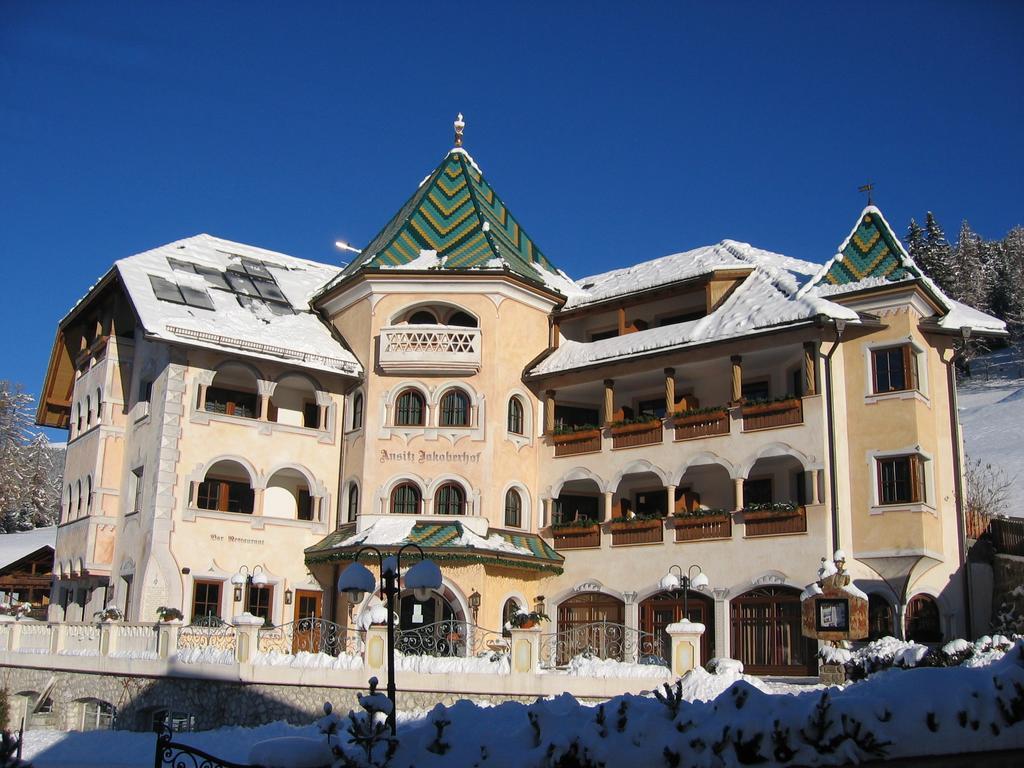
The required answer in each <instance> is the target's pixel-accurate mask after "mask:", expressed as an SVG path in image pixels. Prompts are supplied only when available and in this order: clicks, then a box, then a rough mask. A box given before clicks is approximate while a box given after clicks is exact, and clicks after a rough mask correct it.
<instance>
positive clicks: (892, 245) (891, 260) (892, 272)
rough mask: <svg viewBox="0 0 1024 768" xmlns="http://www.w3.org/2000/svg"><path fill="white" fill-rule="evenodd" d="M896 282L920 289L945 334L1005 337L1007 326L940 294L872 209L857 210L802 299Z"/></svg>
mask: <svg viewBox="0 0 1024 768" xmlns="http://www.w3.org/2000/svg"><path fill="white" fill-rule="evenodd" d="M900 283H907V284H920V285H922V286H924V290H925V291H926V293H927V294H928V295H930V296H931V297H932V299H933V301H934V303H935V304H936V305H937V306H938V307H939V309H940V314H941V317H940V318H939V319H938V321H937V323H936V325H937V327H939V328H942V329H945V330H947V331H953V332H955V331H957V330H959V329H960V328H970V329H971V330H972V331H976V332H978V333H986V334H994V335H1005V334H1006V323H1004V322H1003V321H1002V320H999V319H998V318H995V317H992V316H991V315H987V314H985V313H984V312H981V311H980V310H977V309H974V308H972V307H969V306H967V305H966V304H962V303H960V302H959V301H957V300H956V299H952V298H950V297H949V296H947V295H946V294H945V293H943V292H942V289H940V288H939V286H938V285H936V284H935V283H934V282H933V281H932V280H931V278H929V277H928V276H927V275H926V274H924V271H923V270H922V269H921V268H920V267H919V266H918V265H917V264H916V263H914V260H913V258H911V256H910V254H909V253H907V251H906V249H905V248H904V247H903V244H902V243H901V242H900V239H899V238H898V237H897V236H896V233H895V232H893V229H892V227H890V226H889V222H887V221H886V220H885V216H883V215H882V212H881V211H880V210H879V209H878V208H877V207H875V206H874V205H869V206H867V207H866V208H865V209H864V210H863V211H861V214H860V217H859V218H858V220H857V224H856V226H854V228H853V231H852V232H851V233H850V236H849V237H847V238H846V240H844V241H843V242H842V244H841V245H840V246H839V252H838V253H837V254H836V255H835V256H833V257H832V258H831V259H830V260H829V261H827V262H826V263H825V265H824V266H823V267H822V268H821V270H819V272H818V274H816V275H815V276H814V278H812V279H811V281H810V282H808V283H807V285H805V286H804V287H803V289H801V291H800V294H801V295H802V296H806V295H817V296H821V297H829V298H831V297H835V298H836V299H840V298H841V296H842V295H843V294H852V293H855V292H857V293H859V292H861V291H870V290H871V289H873V288H880V287H889V286H892V285H898V284H900Z"/></svg>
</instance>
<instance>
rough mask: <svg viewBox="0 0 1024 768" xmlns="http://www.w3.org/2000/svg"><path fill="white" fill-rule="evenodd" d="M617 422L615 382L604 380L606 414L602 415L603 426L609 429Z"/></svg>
mask: <svg viewBox="0 0 1024 768" xmlns="http://www.w3.org/2000/svg"><path fill="white" fill-rule="evenodd" d="M614 420H615V381H614V380H613V379H605V380H604V412H603V413H602V414H601V426H602V427H607V426H609V425H610V424H611V423H612V422H613V421H614Z"/></svg>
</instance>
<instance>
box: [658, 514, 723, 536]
mask: <svg viewBox="0 0 1024 768" xmlns="http://www.w3.org/2000/svg"><path fill="white" fill-rule="evenodd" d="M669 524H670V525H671V526H672V527H673V528H675V532H676V539H675V540H676V541H709V540H713V539H731V538H732V514H731V513H730V512H728V511H727V510H715V511H714V512H710V511H709V510H705V511H704V512H703V513H700V514H693V513H691V514H682V515H676V516H675V517H673V518H672V519H671V521H670V523H669Z"/></svg>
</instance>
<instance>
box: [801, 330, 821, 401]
mask: <svg viewBox="0 0 1024 768" xmlns="http://www.w3.org/2000/svg"><path fill="white" fill-rule="evenodd" d="M804 394H805V395H816V394H818V343H817V342H815V341H805V342H804Z"/></svg>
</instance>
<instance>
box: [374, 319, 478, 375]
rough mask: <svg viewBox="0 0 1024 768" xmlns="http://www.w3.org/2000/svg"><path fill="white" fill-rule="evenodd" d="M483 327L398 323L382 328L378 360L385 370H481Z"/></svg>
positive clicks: (459, 372)
mask: <svg viewBox="0 0 1024 768" xmlns="http://www.w3.org/2000/svg"><path fill="white" fill-rule="evenodd" d="M480 347H481V335H480V329H479V328H461V327H454V326H447V325H396V326H390V327H387V328H381V331H380V349H379V351H378V353H377V361H378V363H380V367H381V369H382V370H383V371H384V372H385V373H417V372H423V371H429V372H432V373H457V374H467V373H477V372H478V371H479V370H480V358H481V355H480Z"/></svg>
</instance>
